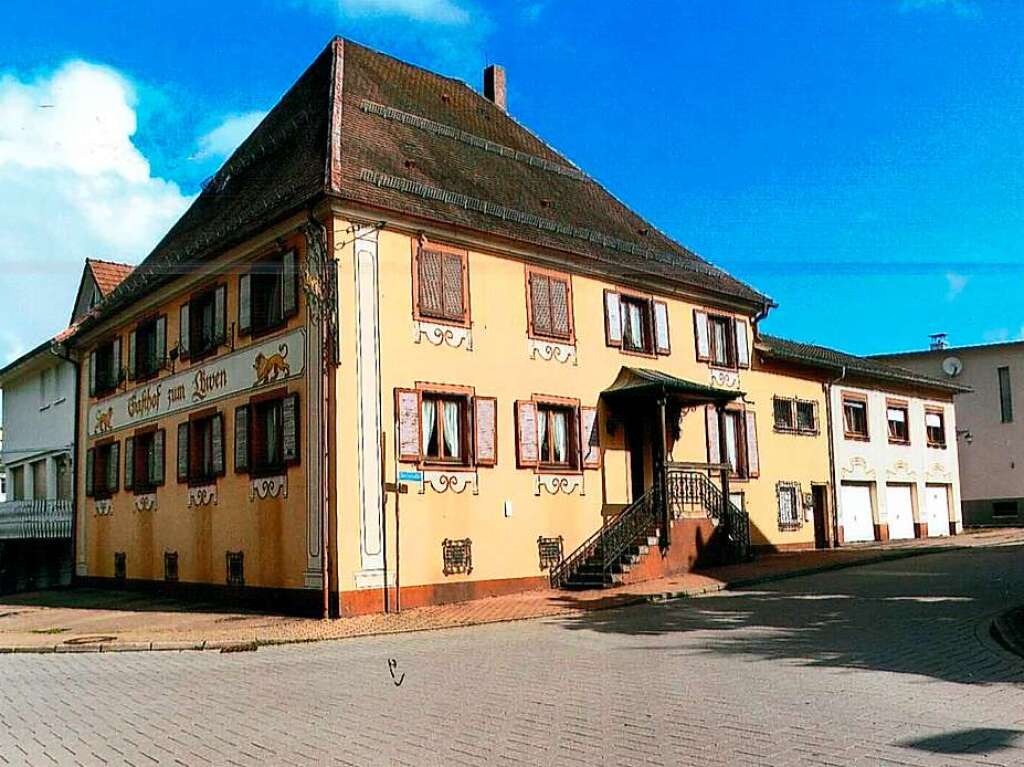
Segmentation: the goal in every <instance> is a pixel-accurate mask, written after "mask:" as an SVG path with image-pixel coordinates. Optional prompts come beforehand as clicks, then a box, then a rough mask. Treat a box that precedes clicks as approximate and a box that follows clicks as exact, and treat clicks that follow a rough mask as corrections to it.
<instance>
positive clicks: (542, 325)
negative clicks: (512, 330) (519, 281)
mask: <svg viewBox="0 0 1024 767" xmlns="http://www.w3.org/2000/svg"><path fill="white" fill-rule="evenodd" d="M526 275H527V289H528V291H529V295H528V297H527V304H526V307H527V310H528V317H527V320H528V322H529V329H530V335H531V336H541V337H543V338H555V339H559V340H563V341H569V340H571V339H572V330H573V328H572V289H571V287H570V284H569V278H568V277H564V276H561V275H555V274H548V273H546V272H538V271H534V270H532V269H528V270H527V272H526Z"/></svg>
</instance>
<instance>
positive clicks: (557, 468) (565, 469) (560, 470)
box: [534, 463, 583, 476]
mask: <svg viewBox="0 0 1024 767" xmlns="http://www.w3.org/2000/svg"><path fill="white" fill-rule="evenodd" d="M534 473H536V474H559V475H565V476H569V475H577V474H583V469H580V468H577V467H575V466H570V465H568V464H565V465H560V464H557V463H548V464H542V465H540V466H538V467H537V468H536V469H534Z"/></svg>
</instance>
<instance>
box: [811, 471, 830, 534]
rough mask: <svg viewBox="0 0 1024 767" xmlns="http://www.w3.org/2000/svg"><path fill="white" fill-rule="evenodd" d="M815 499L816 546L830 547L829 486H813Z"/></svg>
mask: <svg viewBox="0 0 1024 767" xmlns="http://www.w3.org/2000/svg"><path fill="white" fill-rule="evenodd" d="M811 494H812V496H813V498H814V546H815V547H816V548H819V549H824V548H827V547H828V486H827V485H811Z"/></svg>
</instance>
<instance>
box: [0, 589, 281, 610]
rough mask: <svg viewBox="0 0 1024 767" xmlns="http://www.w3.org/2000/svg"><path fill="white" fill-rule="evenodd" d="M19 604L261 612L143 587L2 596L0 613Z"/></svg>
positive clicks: (49, 591) (95, 608)
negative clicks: (144, 589) (174, 595)
mask: <svg viewBox="0 0 1024 767" xmlns="http://www.w3.org/2000/svg"><path fill="white" fill-rule="evenodd" d="M12 607H14V608H16V607H61V608H65V609H69V610H126V611H129V612H160V613H241V614H245V615H259V614H262V613H260V612H258V611H251V610H246V609H244V608H243V607H241V606H240V605H229V604H225V603H221V604H216V603H210V602H192V601H186V600H178V599H172V598H170V597H164V596H160V595H157V594H153V593H148V592H144V591H129V590H125V591H116V590H113V589H110V590H107V589H92V588H74V587H72V588H62V589H52V590H48V591H31V592H26V593H22V594H5V595H3V596H0V613H3V612H7V611H8V610H9V608H12Z"/></svg>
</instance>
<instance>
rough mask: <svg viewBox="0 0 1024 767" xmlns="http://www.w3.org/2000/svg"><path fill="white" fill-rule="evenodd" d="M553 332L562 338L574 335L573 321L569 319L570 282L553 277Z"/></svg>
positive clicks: (551, 284) (551, 282) (551, 283)
mask: <svg viewBox="0 0 1024 767" xmlns="http://www.w3.org/2000/svg"><path fill="white" fill-rule="evenodd" d="M550 286H551V332H552V333H553V334H554V335H556V336H559V337H560V338H569V337H570V336H571V335H572V322H571V321H570V319H569V312H570V307H569V282H568V280H561V279H558V278H555V277H553V278H551V280H550Z"/></svg>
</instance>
